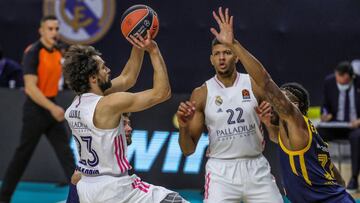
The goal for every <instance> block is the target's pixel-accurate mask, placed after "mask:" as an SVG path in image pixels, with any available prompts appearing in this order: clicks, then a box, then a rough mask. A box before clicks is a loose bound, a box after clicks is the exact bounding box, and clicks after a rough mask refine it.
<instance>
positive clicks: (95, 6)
mask: <svg viewBox="0 0 360 203" xmlns="http://www.w3.org/2000/svg"><path fill="white" fill-rule="evenodd" d="M115 9H116V4H115V0H96V1H84V0H83V1H79V0H44V1H43V12H44V15H54V16H56V17H57V19H58V20H59V22H60V31H59V32H60V38H61V39H62V40H63V41H65V42H67V43H70V44H76V43H80V44H92V43H94V42H96V41H98V40H100V39H101V38H102V37H103V36H104V35H105V34H106V33H107V32H108V30H109V28H110V26H111V25H112V23H113V20H114V16H115Z"/></svg>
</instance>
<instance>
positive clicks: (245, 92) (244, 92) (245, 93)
mask: <svg viewBox="0 0 360 203" xmlns="http://www.w3.org/2000/svg"><path fill="white" fill-rule="evenodd" d="M241 94H242V97H243V99H250V92H249V90H247V89H243V90H242V91H241Z"/></svg>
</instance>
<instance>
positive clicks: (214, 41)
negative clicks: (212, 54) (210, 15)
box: [211, 37, 222, 50]
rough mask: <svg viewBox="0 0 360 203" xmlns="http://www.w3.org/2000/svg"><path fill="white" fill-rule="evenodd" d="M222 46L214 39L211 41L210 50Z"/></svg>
mask: <svg viewBox="0 0 360 203" xmlns="http://www.w3.org/2000/svg"><path fill="white" fill-rule="evenodd" d="M218 44H222V43H221V42H220V41H219V40H218V39H217V38H216V37H215V38H214V39H213V40H212V41H211V50H212V49H213V48H214V46H216V45H218Z"/></svg>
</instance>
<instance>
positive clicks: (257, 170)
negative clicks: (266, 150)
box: [204, 155, 283, 203]
mask: <svg viewBox="0 0 360 203" xmlns="http://www.w3.org/2000/svg"><path fill="white" fill-rule="evenodd" d="M241 201H242V202H245V203H260V202H261V203H280V202H281V203H282V202H283V199H282V196H281V194H280V192H279V189H278V187H277V186H276V183H275V178H274V176H273V175H271V173H270V165H269V162H268V161H267V160H266V158H265V157H264V156H263V155H260V156H259V157H257V158H251V159H231V160H223V159H215V158H210V159H209V160H208V162H207V164H206V175H205V193H204V203H219V202H221V203H230V202H231V203H235V202H236V203H239V202H241Z"/></svg>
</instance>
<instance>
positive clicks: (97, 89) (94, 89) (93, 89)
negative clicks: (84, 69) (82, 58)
mask: <svg viewBox="0 0 360 203" xmlns="http://www.w3.org/2000/svg"><path fill="white" fill-rule="evenodd" d="M90 86H91V89H90V91H89V92H90V93H94V94H96V95H101V96H104V92H103V91H101V89H100V87H99V86H97V84H91V85H90Z"/></svg>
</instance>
